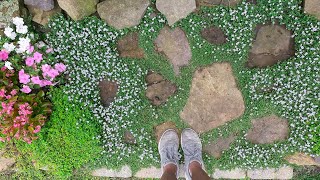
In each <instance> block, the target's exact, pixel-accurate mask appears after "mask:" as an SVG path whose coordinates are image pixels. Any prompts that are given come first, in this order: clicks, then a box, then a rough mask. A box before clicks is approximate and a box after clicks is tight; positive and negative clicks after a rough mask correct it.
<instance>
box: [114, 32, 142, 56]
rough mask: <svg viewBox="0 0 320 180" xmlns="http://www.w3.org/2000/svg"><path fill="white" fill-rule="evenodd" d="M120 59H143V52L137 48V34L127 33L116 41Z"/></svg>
mask: <svg viewBox="0 0 320 180" xmlns="http://www.w3.org/2000/svg"><path fill="white" fill-rule="evenodd" d="M117 47H118V51H119V54H120V57H128V58H144V50H143V49H142V48H140V47H139V34H138V33H137V32H133V33H129V34H128V35H126V36H124V37H123V38H121V39H120V40H119V41H118V44H117Z"/></svg>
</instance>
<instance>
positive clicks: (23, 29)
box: [16, 25, 28, 34]
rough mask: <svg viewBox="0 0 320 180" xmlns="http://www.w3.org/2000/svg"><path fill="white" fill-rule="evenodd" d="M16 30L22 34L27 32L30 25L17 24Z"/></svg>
mask: <svg viewBox="0 0 320 180" xmlns="http://www.w3.org/2000/svg"><path fill="white" fill-rule="evenodd" d="M16 31H17V33H20V34H27V32H28V26H26V25H22V26H17V28H16Z"/></svg>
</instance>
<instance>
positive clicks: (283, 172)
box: [247, 166, 293, 179]
mask: <svg viewBox="0 0 320 180" xmlns="http://www.w3.org/2000/svg"><path fill="white" fill-rule="evenodd" d="M247 176H248V177H249V178H251V179H292V177H293V169H292V168H291V167H288V166H285V167H281V168H279V169H275V168H268V169H255V170H248V171H247Z"/></svg>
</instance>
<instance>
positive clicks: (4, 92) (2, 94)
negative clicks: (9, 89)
mask: <svg viewBox="0 0 320 180" xmlns="http://www.w3.org/2000/svg"><path fill="white" fill-rule="evenodd" d="M5 96H6V90H4V89H1V90H0V97H2V98H3V97H5Z"/></svg>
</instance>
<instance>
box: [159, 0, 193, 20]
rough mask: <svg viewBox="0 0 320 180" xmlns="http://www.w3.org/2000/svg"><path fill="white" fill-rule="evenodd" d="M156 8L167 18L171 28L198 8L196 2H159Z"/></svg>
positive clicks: (186, 0)
mask: <svg viewBox="0 0 320 180" xmlns="http://www.w3.org/2000/svg"><path fill="white" fill-rule="evenodd" d="M156 7H157V9H158V10H159V11H160V12H161V13H162V14H164V16H165V17H166V18H167V20H168V24H169V26H171V25H173V24H174V23H176V22H177V21H179V20H180V19H183V18H185V17H187V16H188V15H189V14H190V13H191V12H193V11H194V10H195V9H196V8H197V6H196V1H195V0H170V1H168V0H157V1H156Z"/></svg>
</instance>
